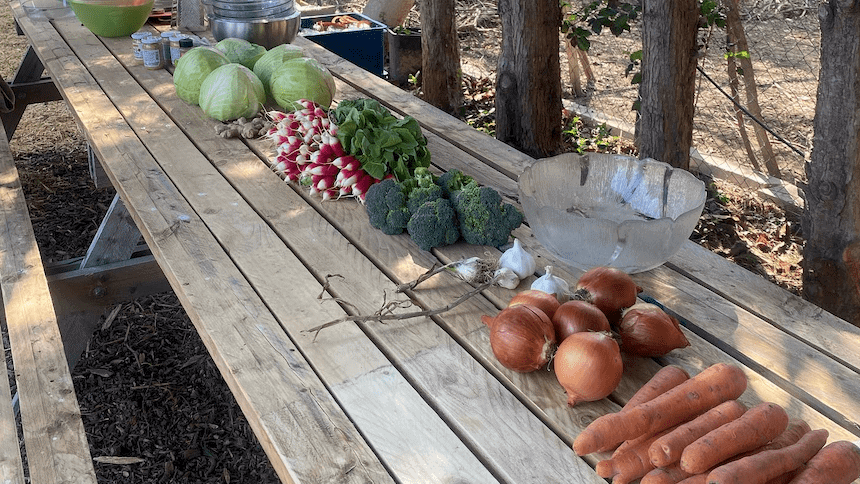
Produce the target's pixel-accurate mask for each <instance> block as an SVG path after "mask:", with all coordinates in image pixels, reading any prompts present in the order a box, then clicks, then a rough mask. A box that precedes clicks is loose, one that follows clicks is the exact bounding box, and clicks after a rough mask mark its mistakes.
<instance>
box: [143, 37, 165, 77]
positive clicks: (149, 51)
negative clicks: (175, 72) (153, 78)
mask: <svg viewBox="0 0 860 484" xmlns="http://www.w3.org/2000/svg"><path fill="white" fill-rule="evenodd" d="M140 48H141V51H140V52H141V55H142V56H143V66H144V67H146V68H147V69H152V70H158V69H163V68H164V57H162V52H163V51H162V49H161V39H159V38H158V37H154V36H153V37H147V38H145V39H143V40H141V44H140Z"/></svg>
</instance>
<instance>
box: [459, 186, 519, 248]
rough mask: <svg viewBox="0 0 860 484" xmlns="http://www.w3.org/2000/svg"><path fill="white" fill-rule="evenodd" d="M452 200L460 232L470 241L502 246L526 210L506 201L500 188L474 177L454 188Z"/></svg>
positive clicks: (478, 243)
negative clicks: (483, 182) (498, 189)
mask: <svg viewBox="0 0 860 484" xmlns="http://www.w3.org/2000/svg"><path fill="white" fill-rule="evenodd" d="M452 201H453V202H454V208H455V209H456V211H457V218H458V219H459V221H460V233H461V234H462V235H463V238H464V239H465V240H466V242H468V243H470V244H475V245H491V246H493V247H500V246H502V245H504V244H506V243H507V242H508V237H510V235H511V232H512V231H513V230H514V229H515V228H517V227H519V226H520V224H521V223H522V222H523V214H522V213H521V212H520V211H519V210H517V208H516V207H514V206H513V205H511V204H510V203H503V202H502V197H501V195H499V192H497V191H496V190H494V189H492V188H490V187H482V186H479V185H478V183H477V182H475V181H474V180H473V181H471V182H469V183H468V184H467V185H465V186H464V187H463V188H462V189H461V190H459V191H456V192H454V194H453V198H452Z"/></svg>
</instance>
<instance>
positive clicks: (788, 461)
mask: <svg viewBox="0 0 860 484" xmlns="http://www.w3.org/2000/svg"><path fill="white" fill-rule="evenodd" d="M746 384H747V380H746V376H745V375H744V373H743V372H742V371H741V369H740V368H738V367H737V366H736V365H732V364H725V363H718V364H715V365H712V366H711V367H709V368H706V369H705V370H703V371H702V372H701V373H699V374H698V375H696V376H694V377H692V378H689V375H688V374H687V373H686V372H685V371H684V370H682V369H681V368H677V367H672V366H668V367H666V368H663V369H661V370H660V371H659V372H658V373H657V374H656V375H655V376H654V377H653V378H652V379H651V380H650V381H649V382H648V383H647V384H646V385H645V386H643V387H642V388H641V389H640V390H639V391H637V392H636V394H635V395H634V396H633V397H632V398H631V399H630V401H629V402H628V403H627V405H625V406H624V407H623V408H622V409H621V410H620V411H618V412H616V413H613V414H607V415H603V416H602V417H599V418H598V419H596V420H594V421H593V422H592V423H591V424H590V425H589V426H588V427H586V428H585V429H584V430H583V431H582V432H581V433H580V435H579V436H577V438H576V439H575V440H574V443H573V450H574V451H575V452H576V453H577V454H578V455H585V454H589V453H592V452H606V451H609V450H612V449H613V448H615V451H614V452H613V454H612V456H611V457H610V458H608V459H605V460H602V461H599V462H598V463H597V466H596V469H595V470H596V472H597V474H598V475H599V476H601V477H604V478H612V482H613V484H627V483H629V482H632V481H634V480H636V479H640V483H641V484H851V483H852V482H853V481H854V480H856V479H858V478H860V441H857V442H856V443H852V442H848V441H838V442H833V443H831V444H829V445H825V444H826V441H827V437H828V432H827V430H824V429H819V430H812V429H811V428H810V427H809V424H808V423H806V422H805V421H803V420H800V419H789V416H788V414H787V413H786V411H785V409H783V408H782V407H781V406H779V405H777V404H775V403H769V402H765V403H761V404H758V405H755V406H754V407H752V408H750V409H749V410H747V409H746V407H745V406H744V405H743V404H741V403H739V402H738V401H736V399H737V398H738V397H740V395H741V394H742V393H743V392H744V391H745V389H746ZM619 444H621V445H619Z"/></svg>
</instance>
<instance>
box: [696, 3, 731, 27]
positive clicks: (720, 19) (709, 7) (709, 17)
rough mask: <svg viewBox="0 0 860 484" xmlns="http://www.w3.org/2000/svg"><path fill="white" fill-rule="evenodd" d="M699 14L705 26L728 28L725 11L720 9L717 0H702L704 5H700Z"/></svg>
mask: <svg viewBox="0 0 860 484" xmlns="http://www.w3.org/2000/svg"><path fill="white" fill-rule="evenodd" d="M699 14H700V15H701V18H702V19H703V21H704V23H705V26H707V27H711V26H717V27H719V28H721V29H724V28H726V16H725V15H724V14H723V9H722V8H721V7H720V4H719V2H716V1H715V0H702V3H701V4H700V5H699Z"/></svg>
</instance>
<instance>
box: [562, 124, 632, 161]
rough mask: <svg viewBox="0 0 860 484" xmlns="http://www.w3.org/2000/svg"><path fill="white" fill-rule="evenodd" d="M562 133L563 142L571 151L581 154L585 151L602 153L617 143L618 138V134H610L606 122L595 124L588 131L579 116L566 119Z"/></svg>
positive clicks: (610, 149)
mask: <svg viewBox="0 0 860 484" xmlns="http://www.w3.org/2000/svg"><path fill="white" fill-rule="evenodd" d="M562 134H563V136H564V140H565V142H567V143H568V144H569V145H570V146H571V147H572V148H573V151H575V152H576V153H579V154H583V153H585V152H586V151H597V152H603V153H605V152H608V151H612V148H613V147H614V146H615V145H617V144H618V140H619V137H618V136H612V134H611V133H610V132H609V126H607V125H606V123H602V124H600V125H599V126H597V128H596V129H595V130H594V132H589V130H587V129H586V128H585V124H584V123H583V122H582V119H580V118H579V116H575V117H573V118H571V119H570V120H568V121H567V123H566V125H565V128H564V130H563V131H562Z"/></svg>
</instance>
